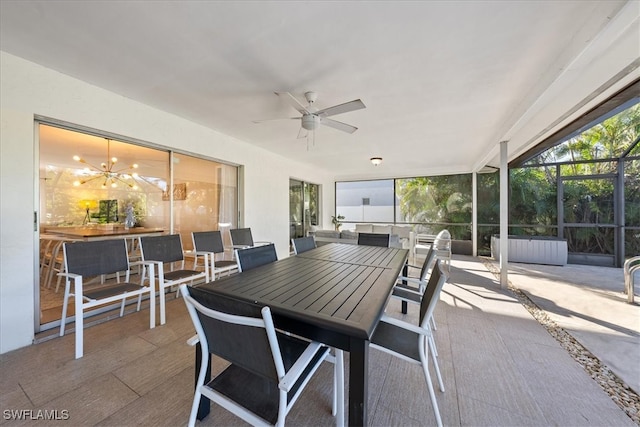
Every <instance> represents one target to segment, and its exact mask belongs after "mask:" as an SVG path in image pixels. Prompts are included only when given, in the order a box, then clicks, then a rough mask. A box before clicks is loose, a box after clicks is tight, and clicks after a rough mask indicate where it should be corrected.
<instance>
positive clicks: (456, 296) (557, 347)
mask: <svg viewBox="0 0 640 427" xmlns="http://www.w3.org/2000/svg"><path fill="white" fill-rule="evenodd" d="M495 268H496V266H495V263H494V262H493V261H492V260H489V259H485V258H474V257H465V256H454V259H453V262H452V268H451V277H450V280H449V282H448V283H446V284H445V287H444V288H443V291H442V294H441V298H440V302H439V304H438V306H437V307H436V313H435V320H436V323H437V330H436V331H435V332H434V335H435V338H436V342H437V347H438V353H439V356H438V360H439V363H440V368H441V371H442V375H443V380H444V384H445V388H446V390H445V392H444V393H442V392H440V391H436V394H437V399H438V406H439V408H440V412H441V414H442V419H443V422H444V424H445V425H450V426H505V427H507V426H549V425H561V426H630V427H632V426H634V425H640V418H639V413H640V399H638V396H637V394H636V393H634V392H633V391H632V390H630V393H631V394H632V399H631V402H630V403H627V405H626V406H627V407H626V408H625V407H624V406H625V405H621V404H620V403H619V401H618V402H617V401H616V399H617V396H616V395H615V393H614V394H611V393H609V392H608V391H607V388H606V386H605V387H603V386H602V385H601V384H600V383H599V382H598V381H596V380H594V379H593V378H592V375H591V374H590V373H589V372H588V370H587V369H585V368H584V367H583V364H582V363H581V362H580V361H577V360H576V359H575V358H574V357H573V356H572V355H571V354H570V352H569V351H567V350H566V349H565V347H564V345H563V344H562V343H561V342H559V341H558V340H556V339H555V338H554V336H552V334H550V333H549V332H548V329H547V327H548V325H546V326H543V325H542V324H541V323H540V322H539V321H538V320H536V318H535V317H534V316H532V314H531V312H530V311H528V310H527V308H526V304H525V305H523V303H522V302H521V300H520V299H519V296H518V294H519V292H520V291H518V290H517V289H516V290H515V291H514V290H511V289H501V287H500V285H499V282H498V280H497V278H496V276H495V274H494V270H495ZM510 271H511V274H510V280H511V282H512V284H513V285H514V287H516V288H518V287H519V288H520V289H522V292H524V294H525V296H527V295H528V296H529V298H530V299H531V300H532V301H537V302H536V303H540V306H541V307H542V308H543V310H541V311H542V314H543V315H547V317H549V318H553V319H556V318H557V319H558V323H561V322H562V324H564V325H566V328H567V331H568V332H569V333H571V334H575V335H576V340H578V339H581V340H583V341H584V344H583V345H584V346H585V347H587V348H589V351H590V352H592V353H593V355H594V356H595V357H597V358H598V360H597V361H598V362H599V363H601V364H602V365H605V367H606V366H609V365H615V366H618V365H619V366H621V367H625V366H629V365H631V364H632V362H637V361H638V360H639V359H638V357H637V351H638V335H639V333H638V329H639V328H638V315H639V313H638V306H637V305H629V304H626V302H625V299H624V296H623V295H622V294H621V285H620V283H621V282H619V281H618V280H621V277H622V276H621V275H622V272H621V270H617V269H602V268H600V267H598V268H594V270H592V271H589V270H587V268H586V267H583V266H567V267H549V266H533V265H525V264H513V265H511V266H510ZM579 272H583V273H584V276H583V277H584V278H585V279H584V280H583V281H579V280H578V279H577V278H578V277H579ZM618 273H619V277H618ZM572 280H575V282H574V281H572ZM576 282H577V283H576ZM605 283H608V285H607V286H608V287H607V286H605V285H604V284H605ZM616 287H618V288H616ZM551 291H553V292H551ZM583 293H585V294H584V295H583ZM602 300H604V301H602ZM167 301H168V303H167V308H168V310H169V311H168V322H167V324H166V325H164V326H159V327H156V328H155V329H151V330H150V329H148V312H147V311H146V310H148V308H145V309H144V310H142V311H141V312H139V313H135V312H134V313H128V314H127V315H125V316H124V317H122V318H117V317H116V318H115V319H112V320H110V321H108V322H103V323H97V324H93V325H91V326H89V327H87V328H86V330H85V356H84V358H82V359H78V360H74V359H73V341H74V334H73V333H72V331H69V332H68V333H67V334H66V335H65V336H64V337H55V331H51V332H49V335H51V336H53V338H51V339H47V338H43V337H42V336H40V337H38V338H39V339H42V340H41V342H39V343H38V344H35V345H32V346H29V347H26V348H23V349H19V350H16V351H12V352H9V353H6V354H3V355H0V409H2V410H3V414H5V411H7V410H9V411H20V410H27V411H28V410H31V411H37V410H59V411H66V412H65V413H66V414H68V415H69V419H68V420H66V421H57V422H55V423H56V424H60V423H66V424H67V425H104V426H111V425H112V426H124V425H153V426H173V425H184V424H185V423H186V421H187V418H188V413H189V408H190V405H191V400H192V398H193V369H194V363H193V349H192V348H190V347H189V346H187V345H186V343H185V342H186V340H187V338H189V337H190V336H191V335H192V334H193V333H194V329H193V325H192V324H191V321H190V319H189V318H188V315H187V313H186V310H185V306H184V303H183V301H182V300H180V299H174V298H173V296H171V297H167ZM577 302H581V303H582V304H583V305H584V307H581V306H576V305H572V304H574V303H577ZM545 304H547V307H549V310H548V311H546V309H544V307H543V306H544V305H545ZM570 304H571V305H570ZM609 304H611V305H609ZM387 313H388V314H389V315H391V316H394V317H399V318H404V319H406V320H407V321H411V322H416V320H417V308H416V307H415V306H412V307H410V308H409V313H408V314H406V315H403V314H401V313H400V304H399V302H398V301H397V300H392V301H391V302H390V304H389V306H388V308H387ZM555 322H556V321H555V320H549V321H548V322H547V323H555ZM564 322H566V323H564ZM555 329H556V330H557V329H562V330H564V326H562V327H560V326H559V325H556V328H555ZM574 331H575V332H574ZM592 341H593V343H591V342H592ZM576 345H577V344H576ZM621 349H622V350H623V351H621ZM634 352H635V353H634ZM598 353H600V354H598ZM346 356H347V357H346V366H345V369H348V366H349V363H348V361H349V357H348V354H347V355H346ZM214 359H215V360H214V364H215V369H216V370H218V369H220V368H221V367H222V366H224V362H223V361H221V360H219V359H217V358H214ZM325 365H326V364H325ZM634 365H637V363H635V364H634ZM321 368H322V369H320V370H319V371H318V373H317V374H316V377H314V379H313V380H312V382H311V383H310V385H309V387H308V388H307V390H305V392H303V394H302V395H301V397H300V400H299V401H298V402H297V403H296V405H295V406H294V408H293V410H292V412H291V413H290V416H289V417H288V418H287V425H290V426H307V425H308V426H311V425H313V426H318V425H335V419H334V418H333V417H332V416H331V412H330V401H331V377H332V368H331V366H324V365H323V366H322V367H321ZM636 368H637V366H636ZM611 370H612V371H613V367H612V368H611ZM625 371H627V372H625ZM617 375H619V376H620V378H623V377H625V376H627V375H628V377H627V378H629V379H624V380H623V381H624V382H632V380H633V378H634V375H636V374H634V371H633V369H629V370H625V369H622V370H620V371H619V374H617ZM346 378H348V375H347V376H346ZM636 378H637V377H636ZM611 381H612V382H613V383H615V384H614V385H613V386H611V388H614V389H618V388H619V387H618V386H617V385H616V384H617V383H616V381H617V380H616V378H615V377H614V378H613V379H612V380H611ZM346 386H347V387H348V384H346ZM368 389H369V410H368V414H369V425H372V426H403V427H404V426H424V425H434V423H435V418H434V415H433V409H432V407H431V404H430V403H429V399H428V395H427V392H426V387H425V384H424V377H423V376H422V373H421V369H420V368H419V367H418V366H415V365H411V364H409V363H407V362H405V361H402V360H399V359H397V358H393V357H392V356H390V355H387V354H384V353H382V352H379V351H376V350H373V349H372V350H371V351H370V363H369V386H368ZM9 414H11V412H9ZM33 424H38V425H48V424H52V422H46V421H43V420H37V421H34V420H30V419H27V420H25V419H22V420H17V419H15V418H13V419H12V418H11V417H9V418H2V419H0V425H33ZM197 425H202V426H207V425H224V426H228V425H245V424H244V423H243V422H241V421H240V420H239V419H237V418H236V417H234V416H232V415H230V414H229V413H228V412H226V411H225V410H223V409H221V408H219V407H216V406H214V407H212V413H211V415H210V416H209V417H207V419H205V420H203V421H202V422H199V423H198V424H197Z"/></svg>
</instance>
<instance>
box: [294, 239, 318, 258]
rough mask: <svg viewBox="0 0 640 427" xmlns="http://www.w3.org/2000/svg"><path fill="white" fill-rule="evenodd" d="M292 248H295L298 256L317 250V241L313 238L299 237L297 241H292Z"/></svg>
mask: <svg viewBox="0 0 640 427" xmlns="http://www.w3.org/2000/svg"><path fill="white" fill-rule="evenodd" d="M291 246H293V253H294V254H296V255H298V254H301V253H302V252H306V251H310V250H311V249H315V248H316V239H315V238H314V237H313V236H307V237H298V238H297V239H291Z"/></svg>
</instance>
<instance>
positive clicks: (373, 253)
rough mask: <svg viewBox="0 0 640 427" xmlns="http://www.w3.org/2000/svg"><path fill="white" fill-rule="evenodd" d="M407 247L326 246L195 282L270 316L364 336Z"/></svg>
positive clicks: (381, 306) (381, 307) (371, 328)
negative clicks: (265, 308)
mask: <svg viewBox="0 0 640 427" xmlns="http://www.w3.org/2000/svg"><path fill="white" fill-rule="evenodd" d="M407 255H408V251H407V250H406V249H396V248H380V247H374V246H357V245H346V244H337V243H336V244H330V245H325V246H321V247H319V248H317V249H314V250H311V251H308V252H305V253H304V254H300V255H297V256H293V257H289V258H285V259H283V260H280V261H277V262H275V263H272V264H268V265H265V266H262V267H259V268H256V269H253V270H249V271H246V272H243V273H241V274H237V275H234V276H230V277H228V278H224V279H222V280H218V281H215V282H210V283H207V284H205V285H202V286H199V289H202V290H204V291H208V292H211V293H214V294H222V295H226V296H230V297H233V298H237V299H241V300H246V301H251V302H256V303H258V304H261V305H268V306H269V307H270V308H271V310H272V312H273V313H274V315H280V316H285V317H288V318H291V319H296V320H298V321H301V322H305V323H307V324H309V325H311V326H313V327H319V328H322V329H326V330H327V331H331V332H335V333H340V334H344V335H346V336H349V337H355V338H361V339H366V340H368V339H369V338H370V337H371V335H372V334H373V331H374V330H375V326H376V325H377V322H378V320H379V318H380V316H381V314H382V312H383V311H384V307H385V306H386V303H387V300H388V298H389V295H390V293H391V289H392V287H393V285H394V283H395V281H396V278H397V277H398V274H399V273H400V271H401V269H402V267H403V265H404V263H405V260H406V258H407Z"/></svg>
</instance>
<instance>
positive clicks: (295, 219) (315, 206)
mask: <svg viewBox="0 0 640 427" xmlns="http://www.w3.org/2000/svg"><path fill="white" fill-rule="evenodd" d="M319 189H320V186H319V185H317V184H311V183H308V182H304V181H300V180H297V179H290V180H289V237H290V238H291V239H294V238H297V237H304V236H306V235H307V234H308V232H309V230H311V227H313V226H317V225H318V218H319V217H320V215H319V206H320V201H319V194H320V192H319Z"/></svg>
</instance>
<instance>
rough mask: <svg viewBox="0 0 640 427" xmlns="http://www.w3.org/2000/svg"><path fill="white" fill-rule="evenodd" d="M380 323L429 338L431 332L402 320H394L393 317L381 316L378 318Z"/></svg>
mask: <svg viewBox="0 0 640 427" xmlns="http://www.w3.org/2000/svg"><path fill="white" fill-rule="evenodd" d="M380 321H381V322H386V323H388V324H390V325H393V326H397V327H398V328H402V329H406V330H407V331H411V332H415V333H416V334H419V335H424V336H431V331H430V330H426V329H424V328H421V327H420V326H416V325H414V324H412V323H408V322H405V321H404V320H400V319H396V318H395V317H391V316H389V315H387V314H383V315H382V317H381V318H380Z"/></svg>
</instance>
